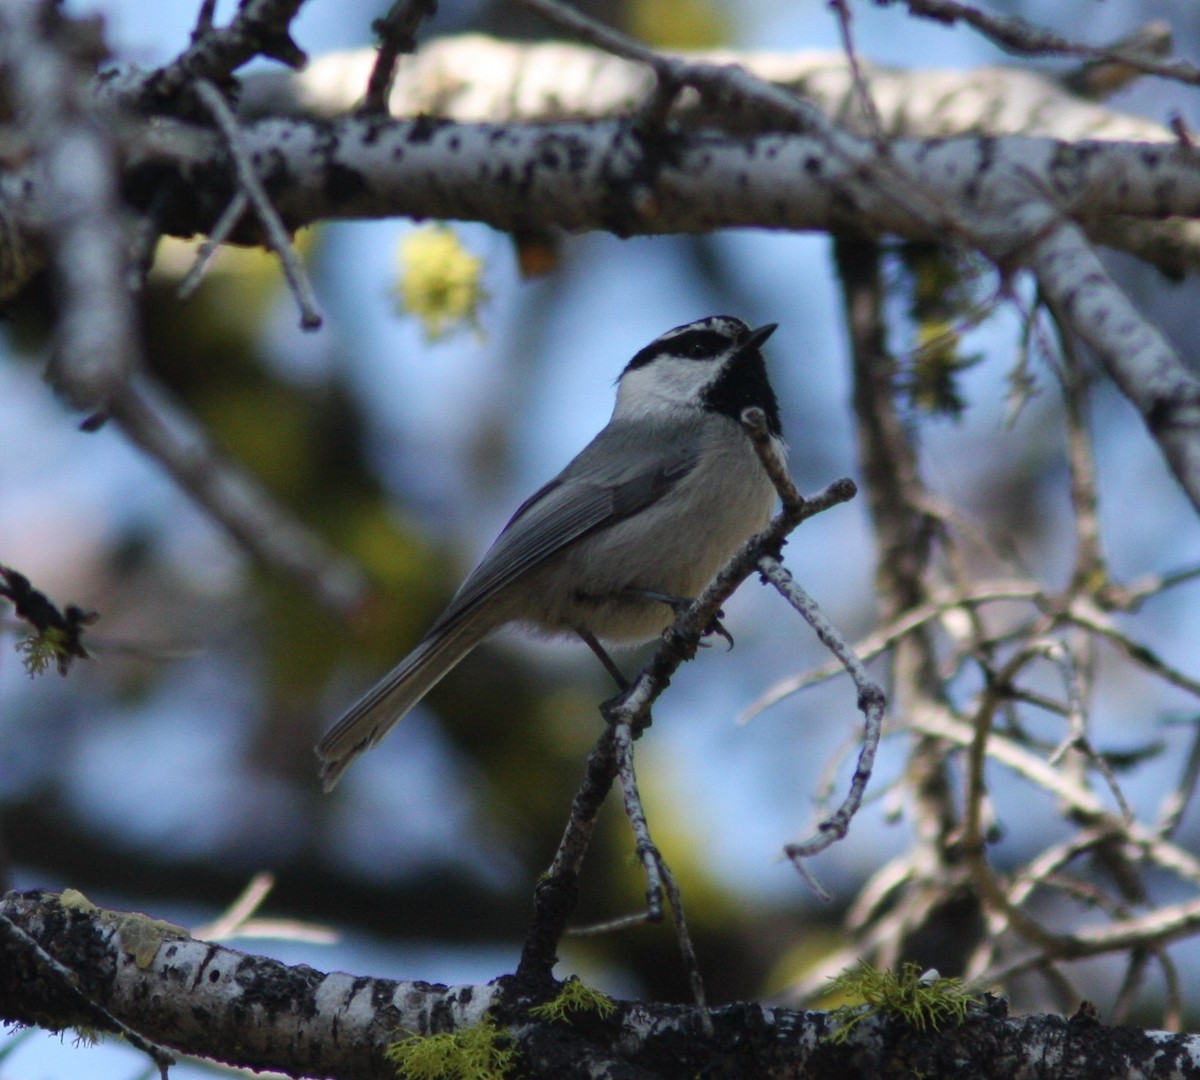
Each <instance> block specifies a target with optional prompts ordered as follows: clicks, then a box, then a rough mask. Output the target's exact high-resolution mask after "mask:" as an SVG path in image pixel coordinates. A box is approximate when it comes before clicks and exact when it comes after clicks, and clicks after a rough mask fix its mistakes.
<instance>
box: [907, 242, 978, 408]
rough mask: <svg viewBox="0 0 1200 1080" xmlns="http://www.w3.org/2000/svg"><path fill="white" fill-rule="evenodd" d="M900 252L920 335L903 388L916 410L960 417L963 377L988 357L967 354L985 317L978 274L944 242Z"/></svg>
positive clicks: (911, 246) (963, 405) (909, 245)
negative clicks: (968, 333) (966, 343)
mask: <svg viewBox="0 0 1200 1080" xmlns="http://www.w3.org/2000/svg"><path fill="white" fill-rule="evenodd" d="M898 253H899V260H900V263H901V265H902V267H903V268H904V271H905V272H906V275H907V276H906V282H905V284H906V285H907V289H908V316H909V318H910V319H911V320H912V323H913V326H914V328H915V336H916V341H915V343H914V346H913V348H912V350H911V353H910V354H909V358H908V362H907V363H906V364H905V365H903V367H902V370H901V376H900V385H901V388H902V389H903V390H904V393H905V395H906V397H907V398H908V401H909V404H910V405H911V406H912V407H913V408H916V409H919V410H920V411H921V412H925V413H933V414H940V415H943V416H949V417H952V418H954V419H957V418H958V417H960V416H961V415H962V413H963V411H964V410H965V409H966V407H967V402H966V401H965V400H964V398H963V396H962V394H961V392H960V390H959V379H958V376H959V375H960V374H961V373H962V372H964V371H966V370H967V369H968V368H971V367H974V366H975V365H976V364H978V363H979V362H980V361H982V360H983V354H982V353H963V352H962V335H963V331H964V330H965V329H966V328H967V327H969V326H972V325H974V323H975V322H977V321H978V318H979V312H980V304H979V298H978V296H977V295H976V289H977V286H978V280H977V276H976V275H975V274H974V273H972V268H971V267H970V266H969V265H968V264H966V263H964V261H963V260H962V258H961V257H959V256H958V255H957V254H955V253H953V252H951V251H949V250H948V249H946V248H944V247H941V246H938V245H933V244H915V243H905V244H901V245H900V246H899V249H898Z"/></svg>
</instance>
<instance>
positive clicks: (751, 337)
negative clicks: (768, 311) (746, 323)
mask: <svg viewBox="0 0 1200 1080" xmlns="http://www.w3.org/2000/svg"><path fill="white" fill-rule="evenodd" d="M778 328H779V323H777V322H772V323H767V325H766V326H760V327H759V328H758V329H757V330H751V331H750V333H748V334H747V335H746V340H745V341H743V342H742V348H741V350H740V351H742V352H745V351H747V350H749V349H758V348H761V347H762V344H763V342H764V341H766V340H767V338H769V337H770V336H771V335H772V334H773V333H775V331H776V330H777V329H778Z"/></svg>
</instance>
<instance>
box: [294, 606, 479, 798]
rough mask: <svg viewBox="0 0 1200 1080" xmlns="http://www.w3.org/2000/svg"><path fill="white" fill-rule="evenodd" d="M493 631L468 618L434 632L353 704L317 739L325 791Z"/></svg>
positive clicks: (329, 789)
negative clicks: (318, 740) (320, 738)
mask: <svg viewBox="0 0 1200 1080" xmlns="http://www.w3.org/2000/svg"><path fill="white" fill-rule="evenodd" d="M472 624H473V625H472ZM490 630H491V627H490V626H480V625H479V623H478V621H476V620H469V619H468V620H465V624H464V623H463V622H460V623H459V624H458V625H457V626H452V627H447V628H445V629H443V630H441V631H439V632H437V633H433V634H430V635H429V636H428V637H426V638H425V639H424V640H423V641H422V642H421V643H420V644H419V645H418V646H417V647H416V648H415V649H413V651H412V652H411V653H409V654H408V655H407V656H406V657H405V658H404V659H403V660H401V661H400V663H399V664H397V665H396V666H395V667H394V668H393V669H392V670H391V671H390V672H388V674H387V675H386V676H385V677H384V678H382V679H380V681H379V682H378V683H376V685H375V686H374V687H372V688H371V690H369V691H368V692H367V693H366V694H364V695H363V697H362V698H360V699H359V700H358V701H357V702H356V703H355V704H354V705H352V706H351V707H350V708H349V709H348V710H347V711H346V713H345V714H344V715H343V716H342V718H341V719H340V720H339V721H338V722H337V723H336V724H334V725H333V727H332V728H330V729H329V731H328V732H327V733H326V735H325V737H324V738H323V739H322V740H321V741H320V742H319V743H318V744H317V757H319V758H320V759H321V783H322V784H323V785H324V788H325V790H326V791H332V790H333V788H334V785H336V784H337V782H338V781H339V780H340V779H341V778H342V773H344V772H345V771H346V770H347V769H348V768H349V767H350V763H351V762H352V761H354V759H355V758H356V757H358V755H359V754H361V753H362V752H363V751H364V750H369V749H370V748H371V747H372V746H374V745H375V744H376V743H378V742H379V740H380V739H382V738H383V737H384V736H385V735H386V734H387V733H388V732H389V731H391V730H392V728H393V727H394V726H395V725H396V724H398V723H399V722H400V721H401V720H402V719H403V718H404V715H405V714H406V713H407V712H408V711H409V710H410V709H412V708H413V706H415V705H416V704H417V702H419V701H420V700H421V698H423V697H424V696H425V695H426V694H428V693H429V691H430V690H432V689H433V688H434V686H436V685H437V684H438V682H440V681H441V679H442V678H443V677H444V676H445V675H446V674H448V673H449V671H450V670H451V669H452V668H453V667H454V665H455V664H457V663H458V662H459V661H460V660H461V659H462V658H463V657H464V656H466V655H467V653H469V652H470V651H471V650H472V649H473V648H475V646H476V645H478V644H479V642H480V641H482V640H483V639H484V638H485V637H486V636H487V635H488V633H489V632H490Z"/></svg>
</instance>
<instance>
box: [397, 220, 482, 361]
mask: <svg viewBox="0 0 1200 1080" xmlns="http://www.w3.org/2000/svg"><path fill="white" fill-rule="evenodd" d="M398 262H399V267H398V268H399V273H400V282H399V286H398V290H397V291H398V292H399V302H400V309H401V310H402V311H405V312H407V313H408V314H410V315H415V316H416V317H417V318H418V319H419V320H420V321H421V325H422V326H423V327H424V328H425V336H426V337H427V338H428V339H429V340H430V341H437V340H438V339H439V338H442V337H444V336H445V335H446V334H448V333H449V332H450V331H451V330H454V329H456V328H457V327H459V326H460V325H463V324H465V325H467V326H469V327H471V329H473V330H474V331H475V332H476V333H479V332H480V330H481V328H480V324H479V308H480V306H481V305H482V304H483V302H484V301H485V300H486V299H487V292H486V291H485V290H484V288H483V260H482V259H480V258H479V257H478V256H476V255H472V254H471V253H470V252H469V251H468V250H467V249H466V247H465V246H464V245H463V242H462V240H460V239H459V236H458V233H456V232H455V231H454V230H453V229H451V228H449V227H447V226H445V225H423V226H421V227H420V228H418V229H414V230H413V231H412V232H410V233H406V234H405V236H404V237H403V238H402V239H401V240H400V250H399V260H398Z"/></svg>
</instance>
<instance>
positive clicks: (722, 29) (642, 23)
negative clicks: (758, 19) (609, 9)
mask: <svg viewBox="0 0 1200 1080" xmlns="http://www.w3.org/2000/svg"><path fill="white" fill-rule="evenodd" d="M732 14H733V13H732V12H731V11H730V8H729V6H728V5H727V4H721V3H716V2H715V0H625V24H626V26H627V27H628V29H629V32H630V33H631V34H632V35H633V36H634V37H636V38H640V39H641V40H642V41H644V42H646V44H647V45H652V46H654V47H655V48H659V49H714V48H717V47H718V46H720V45H726V44H728V43H729V41H730V39H731V37H732V35H733V30H734V26H733V24H732V22H731V15H732Z"/></svg>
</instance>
